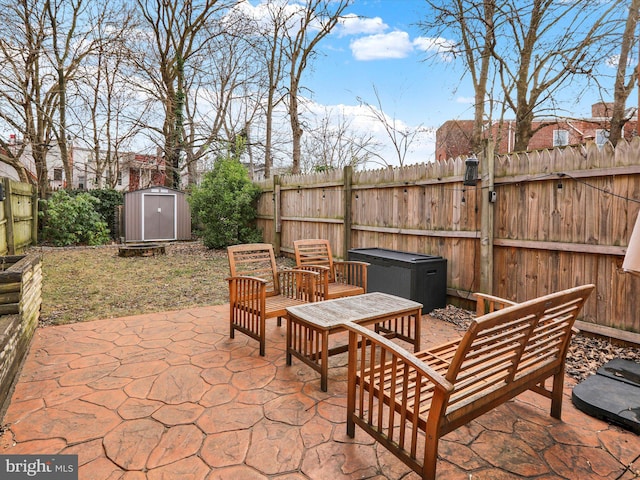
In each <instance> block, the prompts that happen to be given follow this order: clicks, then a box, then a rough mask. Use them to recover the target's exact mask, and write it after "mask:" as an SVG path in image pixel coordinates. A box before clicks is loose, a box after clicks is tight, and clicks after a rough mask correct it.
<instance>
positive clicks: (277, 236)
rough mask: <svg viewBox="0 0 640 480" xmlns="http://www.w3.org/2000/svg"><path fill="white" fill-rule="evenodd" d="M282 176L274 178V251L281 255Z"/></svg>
mask: <svg viewBox="0 0 640 480" xmlns="http://www.w3.org/2000/svg"><path fill="white" fill-rule="evenodd" d="M280 215H281V214H280V175H274V176H273V251H274V253H275V254H276V255H280V244H281V241H282V238H281V235H282V233H281V232H282V218H281V217H280Z"/></svg>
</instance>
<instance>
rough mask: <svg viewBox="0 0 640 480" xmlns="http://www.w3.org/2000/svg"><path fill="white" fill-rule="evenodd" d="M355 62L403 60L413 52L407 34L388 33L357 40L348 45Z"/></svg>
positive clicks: (398, 32)
mask: <svg viewBox="0 0 640 480" xmlns="http://www.w3.org/2000/svg"><path fill="white" fill-rule="evenodd" d="M350 48H351V53H352V54H353V56H354V57H355V59H356V60H382V59H385V58H405V57H407V56H408V55H409V54H410V53H411V52H412V50H413V45H412V43H411V41H410V40H409V34H408V33H407V32H400V31H396V32H390V33H383V34H377V35H370V36H368V37H363V38H358V39H357V40H353V41H352V42H351V44H350Z"/></svg>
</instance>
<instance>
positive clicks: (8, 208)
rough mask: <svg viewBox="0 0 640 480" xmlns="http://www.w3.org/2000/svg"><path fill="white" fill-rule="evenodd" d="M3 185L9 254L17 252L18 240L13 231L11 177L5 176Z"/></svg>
mask: <svg viewBox="0 0 640 480" xmlns="http://www.w3.org/2000/svg"><path fill="white" fill-rule="evenodd" d="M2 184H3V185H2V187H3V188H4V218H5V219H6V220H7V224H6V230H5V232H6V235H7V251H8V253H9V255H15V254H16V240H15V236H14V231H13V205H12V204H13V194H12V193H11V179H10V178H8V177H5V178H3V179H2Z"/></svg>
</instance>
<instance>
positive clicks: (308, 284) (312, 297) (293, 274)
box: [276, 268, 322, 302]
mask: <svg viewBox="0 0 640 480" xmlns="http://www.w3.org/2000/svg"><path fill="white" fill-rule="evenodd" d="M276 275H277V276H278V281H279V283H280V285H279V287H280V291H279V294H280V295H282V296H285V297H289V298H295V299H297V300H302V301H305V302H314V301H316V300H317V298H318V289H319V288H321V281H322V278H321V275H320V274H319V273H318V272H316V271H313V270H307V269H302V268H283V269H281V270H278V271H277V272H276Z"/></svg>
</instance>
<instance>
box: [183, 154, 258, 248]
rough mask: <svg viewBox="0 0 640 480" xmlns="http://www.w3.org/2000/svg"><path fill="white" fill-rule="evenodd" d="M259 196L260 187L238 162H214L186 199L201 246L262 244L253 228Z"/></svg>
mask: <svg viewBox="0 0 640 480" xmlns="http://www.w3.org/2000/svg"><path fill="white" fill-rule="evenodd" d="M259 195H260V188H259V187H257V186H256V185H254V184H253V183H252V182H251V180H249V175H248V173H247V171H246V169H245V168H244V167H243V166H242V165H241V164H240V162H238V161H237V160H233V159H220V160H217V161H216V163H215V166H214V168H213V170H212V171H210V172H207V173H206V174H205V176H204V178H203V180H202V183H201V184H200V186H197V187H194V188H193V190H192V191H191V194H190V195H189V197H188V201H189V204H190V205H191V212H192V217H193V224H194V225H197V226H198V227H199V228H200V229H201V232H200V234H201V236H202V241H203V243H204V244H205V245H206V246H207V247H208V248H224V247H226V246H228V245H234V244H238V243H254V242H259V241H261V239H262V234H261V232H260V231H259V230H258V229H257V228H256V225H255V221H256V202H257V200H258V197H259Z"/></svg>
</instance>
